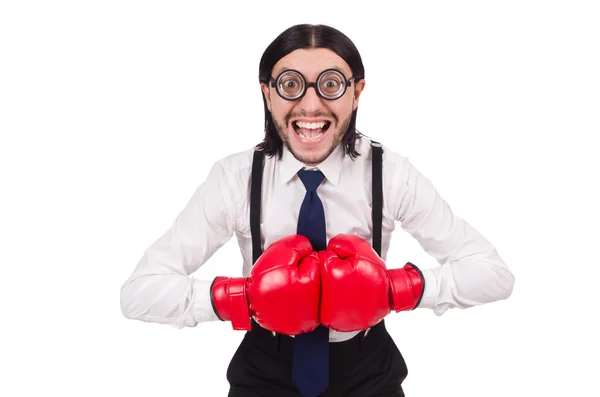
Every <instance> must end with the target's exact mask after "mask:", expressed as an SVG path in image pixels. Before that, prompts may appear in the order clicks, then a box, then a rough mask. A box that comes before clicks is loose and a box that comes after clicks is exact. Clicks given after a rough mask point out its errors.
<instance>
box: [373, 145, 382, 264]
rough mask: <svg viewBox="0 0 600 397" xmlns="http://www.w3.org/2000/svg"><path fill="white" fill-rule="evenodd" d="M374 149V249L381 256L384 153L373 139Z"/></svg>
mask: <svg viewBox="0 0 600 397" xmlns="http://www.w3.org/2000/svg"><path fill="white" fill-rule="evenodd" d="M371 149H372V157H373V158H372V161H371V165H372V168H373V171H372V183H373V190H372V195H373V197H372V203H373V204H372V214H371V216H372V218H373V249H374V250H375V252H377V255H379V256H381V223H382V208H383V183H382V171H381V168H382V153H383V147H382V146H381V144H380V143H379V142H375V141H371Z"/></svg>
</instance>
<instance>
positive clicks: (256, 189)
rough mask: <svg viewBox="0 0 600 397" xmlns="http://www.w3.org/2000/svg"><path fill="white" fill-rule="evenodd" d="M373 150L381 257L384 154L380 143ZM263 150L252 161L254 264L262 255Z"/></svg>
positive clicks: (375, 236)
mask: <svg viewBox="0 0 600 397" xmlns="http://www.w3.org/2000/svg"><path fill="white" fill-rule="evenodd" d="M371 149H372V151H373V152H372V183H373V187H372V189H373V190H372V194H373V197H372V203H373V204H372V213H371V217H372V219H373V249H374V250H375V252H377V255H379V256H381V228H382V226H381V222H382V208H383V183H382V170H381V168H382V154H383V148H382V146H381V144H380V143H379V142H375V141H371ZM263 159H264V153H263V151H262V150H255V151H254V158H253V160H252V177H251V182H250V234H251V235H252V263H256V261H257V260H258V258H259V257H260V255H261V254H262V244H261V236H260V204H261V189H262V176H263Z"/></svg>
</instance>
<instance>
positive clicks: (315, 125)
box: [296, 121, 326, 130]
mask: <svg viewBox="0 0 600 397" xmlns="http://www.w3.org/2000/svg"><path fill="white" fill-rule="evenodd" d="M325 124H326V123H325V122H324V121H321V122H320V123H304V122H301V121H298V122H296V125H298V127H300V128H306V129H310V130H316V129H318V128H323V127H325Z"/></svg>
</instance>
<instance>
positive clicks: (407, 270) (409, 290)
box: [319, 234, 424, 332]
mask: <svg viewBox="0 0 600 397" xmlns="http://www.w3.org/2000/svg"><path fill="white" fill-rule="evenodd" d="M319 258H320V261H321V283H322V298H321V323H322V324H323V325H324V326H326V327H329V328H332V329H335V330H337V331H345V332H349V331H358V330H362V329H365V328H369V327H372V326H374V325H375V324H377V322H379V320H381V319H382V318H384V317H385V316H387V315H388V314H389V313H390V312H391V311H392V310H395V311H396V312H399V311H402V310H411V309H414V308H415V307H416V306H417V305H418V304H419V302H420V300H421V297H422V295H423V290H424V280H423V276H422V274H421V271H420V270H419V269H418V268H417V267H416V266H414V265H413V264H411V263H408V264H406V265H405V266H404V267H403V268H401V269H393V270H388V269H387V268H386V265H385V262H384V261H383V260H382V259H381V258H380V257H379V256H378V255H377V253H376V252H375V251H374V250H373V248H372V247H371V245H370V244H369V243H368V242H367V241H365V240H364V239H362V238H360V237H358V236H355V235H348V234H340V235H337V236H335V237H334V238H332V239H331V240H330V241H329V244H328V246H327V250H325V251H321V252H319Z"/></svg>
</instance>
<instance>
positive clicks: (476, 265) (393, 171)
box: [383, 150, 514, 315]
mask: <svg viewBox="0 0 600 397" xmlns="http://www.w3.org/2000/svg"><path fill="white" fill-rule="evenodd" d="M386 153H387V156H388V159H387V161H386V160H385V157H386ZM383 173H384V174H383V175H384V178H386V179H387V186H388V187H391V188H388V191H387V192H386V193H387V197H385V198H386V199H387V200H388V203H389V205H388V209H389V210H390V211H392V214H391V215H392V216H393V217H394V219H396V220H397V221H399V222H400V223H401V227H402V229H403V230H405V231H406V232H408V233H410V235H412V236H413V237H414V238H415V239H416V240H417V241H418V242H419V244H420V245H421V247H422V248H423V249H424V250H425V252H427V253H428V254H429V255H431V256H432V257H433V258H435V259H436V260H437V262H438V263H439V266H437V267H434V268H430V269H422V273H423V278H424V287H425V290H424V292H423V296H422V299H421V301H420V303H419V305H418V307H419V308H429V309H433V311H434V313H435V314H436V315H442V314H443V313H444V312H445V311H446V310H448V309H450V308H461V309H464V308H468V307H472V306H476V305H481V304H484V303H489V302H493V301H498V300H502V299H507V298H508V297H509V296H510V295H511V293H512V290H513V285H514V276H513V274H512V273H511V272H510V270H509V269H508V267H507V266H506V264H505V263H504V262H503V260H502V259H501V258H500V256H499V254H498V252H497V251H496V249H495V248H494V246H492V244H491V243H490V242H489V241H488V240H486V239H485V238H484V237H483V236H482V235H481V234H480V233H479V232H478V231H477V230H475V229H474V228H473V227H472V226H471V225H469V223H467V222H466V221H465V220H463V219H461V218H460V217H458V216H456V215H454V213H453V212H452V210H451V208H450V206H449V205H448V203H446V202H445V201H444V199H443V198H442V197H441V196H440V194H439V193H438V192H437V191H436V189H435V187H434V186H433V184H432V183H431V181H429V179H427V178H426V177H425V176H423V175H422V174H421V173H420V172H419V171H418V170H417V169H416V168H415V167H414V166H413V165H412V164H411V163H410V162H409V161H408V159H406V158H404V157H402V156H400V155H398V154H396V153H393V152H390V151H389V150H386V151H384V170H383ZM384 183H386V182H385V181H384ZM384 186H385V185H384ZM384 194H385V193H384Z"/></svg>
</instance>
